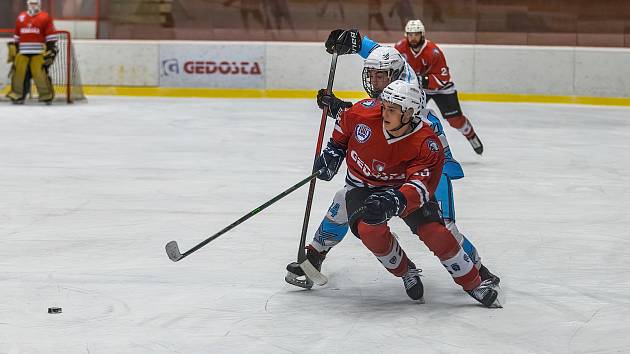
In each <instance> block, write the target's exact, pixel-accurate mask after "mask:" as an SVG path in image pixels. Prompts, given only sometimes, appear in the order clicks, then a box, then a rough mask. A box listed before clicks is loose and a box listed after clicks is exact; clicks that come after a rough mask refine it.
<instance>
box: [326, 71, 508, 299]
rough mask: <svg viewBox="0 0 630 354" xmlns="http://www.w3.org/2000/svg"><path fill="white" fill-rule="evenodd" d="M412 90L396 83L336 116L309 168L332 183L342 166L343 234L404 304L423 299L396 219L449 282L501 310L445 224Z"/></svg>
mask: <svg viewBox="0 0 630 354" xmlns="http://www.w3.org/2000/svg"><path fill="white" fill-rule="evenodd" d="M425 104H426V102H425V101H424V98H423V95H422V91H421V90H420V89H419V88H418V86H417V85H414V84H411V83H407V82H404V81H401V80H397V81H394V82H392V83H391V84H389V85H388V86H387V87H386V88H385V89H384V90H383V92H382V93H381V95H380V99H366V100H362V101H360V102H358V103H356V104H354V105H353V106H352V107H351V108H350V109H348V110H347V111H343V112H341V113H340V115H339V119H338V121H337V123H336V125H335V129H334V131H333V136H332V138H331V140H330V142H329V143H328V145H327V147H326V148H325V149H324V151H323V152H322V154H321V155H320V157H319V158H318V160H317V161H316V163H315V169H316V170H323V171H324V172H322V173H321V174H320V175H319V176H318V178H320V179H323V180H331V179H332V177H333V176H334V175H335V174H336V173H337V171H338V170H339V167H340V165H341V163H342V161H343V160H344V157H345V161H346V164H347V166H348V172H347V175H346V188H347V193H346V212H347V214H348V218H349V224H350V229H351V230H352V232H353V233H354V234H355V235H356V236H357V237H359V238H360V239H361V241H362V242H363V244H364V245H365V246H366V247H367V248H368V249H369V250H370V251H372V253H374V255H375V256H376V257H377V258H378V260H379V261H380V262H381V264H383V266H384V267H385V268H386V269H387V270H388V271H389V272H390V273H392V274H393V275H395V276H397V277H401V278H402V279H403V283H404V285H405V289H406V291H407V294H408V296H409V297H410V298H412V299H414V300H421V299H422V297H423V294H424V289H423V286H422V282H421V281H420V276H419V272H418V270H417V269H416V267H415V265H414V264H413V262H411V261H410V260H409V258H408V257H407V255H406V253H405V251H404V250H403V249H402V248H401V246H400V245H399V244H398V241H397V240H396V238H395V237H394V236H393V235H392V233H391V232H390V230H389V227H388V225H387V222H388V221H389V219H391V218H392V217H394V216H400V217H401V218H402V219H403V220H404V221H405V223H407V225H408V226H409V227H410V229H411V231H412V232H413V233H414V234H416V235H419V237H420V239H421V240H422V241H423V242H424V243H425V244H426V245H427V247H428V248H429V249H430V250H431V251H432V252H433V253H434V254H435V255H436V256H437V257H438V258H439V259H440V261H441V262H442V264H443V265H444V267H445V268H446V269H447V270H448V271H449V273H450V274H451V275H452V277H453V279H454V280H455V282H456V283H457V284H459V285H460V286H461V287H462V288H463V289H464V290H465V291H466V292H467V293H468V294H470V296H472V297H473V298H475V299H476V300H478V301H479V302H481V303H482V304H483V305H485V306H487V307H500V306H501V305H500V303H499V302H498V300H497V296H498V287H497V286H496V284H494V283H493V282H492V281H491V280H487V281H483V282H482V281H481V278H480V276H479V272H478V270H477V268H476V267H475V266H474V265H473V261H472V259H470V257H469V256H468V255H467V254H466V252H465V251H464V250H463V249H462V247H461V246H460V244H459V242H458V241H457V239H456V238H455V236H453V234H452V233H451V232H450V231H449V230H448V229H447V228H446V227H445V226H444V221H443V220H442V216H441V213H440V208H439V205H438V204H437V202H436V201H435V195H434V194H435V189H436V187H437V185H438V183H439V181H440V177H441V173H442V167H443V165H444V153H443V151H442V145H441V143H440V140H439V139H438V138H437V136H436V135H435V134H434V132H433V130H432V129H431V127H430V126H429V125H428V124H426V123H424V122H423V120H422V118H421V115H422V114H423V112H426V110H425V109H424V108H425Z"/></svg>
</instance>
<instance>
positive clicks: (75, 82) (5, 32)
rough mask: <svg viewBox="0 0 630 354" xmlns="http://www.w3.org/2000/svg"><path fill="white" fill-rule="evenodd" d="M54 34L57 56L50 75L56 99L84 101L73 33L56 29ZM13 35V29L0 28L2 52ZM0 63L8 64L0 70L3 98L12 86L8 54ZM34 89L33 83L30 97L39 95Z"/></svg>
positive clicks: (0, 58) (69, 101) (70, 101)
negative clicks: (7, 60) (9, 76)
mask: <svg viewBox="0 0 630 354" xmlns="http://www.w3.org/2000/svg"><path fill="white" fill-rule="evenodd" d="M54 35H55V36H56V45H57V56H56V57H55V60H54V62H53V64H52V65H51V66H50V67H49V68H48V76H49V77H50V79H51V82H52V84H53V88H54V90H55V101H56V102H62V101H63V102H67V103H73V102H78V101H84V100H85V95H84V93H83V85H82V82H81V74H80V71H79V63H78V61H77V55H76V51H75V49H74V43H73V41H72V35H71V34H70V32H68V31H56V32H54ZM12 37H13V30H11V29H0V42H1V43H0V45H2V47H3V48H2V49H0V53H6V47H7V45H6V43H7V42H8V41H10V40H12ZM0 65H4V66H6V67H5V68H2V70H0V75H2V76H3V77H2V78H0V92H1V93H2V96H3V97H1V98H0V99H3V98H4V95H5V94H6V93H7V92H8V90H9V87H10V79H9V78H8V73H9V71H10V66H11V64H7V63H6V55H3V56H2V57H0ZM34 91H36V87H35V85H34V84H32V85H31V95H30V97H37V96H36V95H35V94H34Z"/></svg>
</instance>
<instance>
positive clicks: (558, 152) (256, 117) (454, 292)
mask: <svg viewBox="0 0 630 354" xmlns="http://www.w3.org/2000/svg"><path fill="white" fill-rule="evenodd" d="M463 108H464V112H465V113H466V114H467V115H468V116H469V118H470V119H471V121H472V122H473V123H474V124H475V126H476V129H477V132H478V134H479V136H480V137H481V138H482V140H483V142H484V144H485V153H484V156H483V157H477V156H476V155H475V154H474V152H473V151H472V149H471V148H470V146H469V145H468V143H467V142H466V141H465V139H464V138H463V137H462V136H461V135H460V134H459V133H458V132H457V131H455V130H453V129H451V128H450V127H446V130H447V136H448V137H449V141H450V144H451V147H452V149H453V152H454V155H455V157H456V158H457V159H458V160H459V161H460V162H461V163H462V165H463V167H464V171H465V173H466V178H464V179H463V180H459V181H456V182H454V187H455V199H456V209H457V216H458V217H457V220H458V224H459V228H460V230H461V231H462V232H463V233H464V234H465V235H467V237H468V238H470V239H471V240H472V241H473V242H474V243H475V245H476V246H477V248H478V250H479V252H480V254H481V256H482V258H483V261H484V264H486V265H487V266H488V267H489V268H490V270H491V271H492V272H494V273H496V274H497V275H499V276H500V277H501V285H502V289H503V291H504V293H505V297H506V304H505V307H504V308H503V309H487V308H484V307H482V306H481V305H480V304H478V303H477V302H476V301H475V300H474V299H472V298H471V297H469V296H468V295H467V294H465V293H464V292H463V291H462V290H461V288H459V287H457V286H456V285H455V283H454V282H453V281H452V280H451V278H450V276H449V274H448V273H447V272H446V271H445V270H444V269H443V267H442V265H441V264H440V263H439V261H438V259H437V258H435V257H434V256H433V255H432V254H431V253H430V252H429V251H428V249H427V248H426V247H425V246H424V245H423V244H422V243H421V242H420V241H419V240H418V238H417V237H415V236H413V235H411V234H410V232H409V231H408V229H407V228H406V226H404V224H403V223H402V222H400V221H399V220H395V221H393V222H392V225H393V226H392V227H393V230H394V231H395V232H396V233H397V234H398V235H399V237H400V241H401V244H402V245H403V247H404V248H405V250H406V251H407V253H408V255H409V256H410V258H411V259H412V260H413V261H414V262H415V263H416V264H417V265H418V266H419V267H421V268H422V269H423V275H424V276H423V278H422V280H423V283H424V286H425V300H426V303H425V304H416V303H414V302H412V301H411V300H409V298H408V297H407V295H406V294H405V291H404V288H403V285H402V282H401V281H400V279H398V278H395V277H393V276H392V275H390V274H389V273H388V272H386V271H385V269H383V267H382V266H381V265H380V263H379V262H378V261H377V260H376V259H375V257H374V256H373V255H372V254H371V253H370V252H369V251H368V250H367V249H366V248H365V247H364V246H363V245H362V244H361V242H360V240H358V239H356V238H355V237H354V236H352V235H348V236H347V237H346V239H345V240H344V241H343V243H342V244H340V245H339V246H337V247H336V248H335V249H334V250H333V251H332V252H331V253H330V254H329V256H328V258H327V259H326V261H325V263H324V266H323V270H322V271H323V273H324V274H326V275H327V276H328V277H329V283H328V284H327V285H325V286H323V287H317V286H316V287H314V289H313V290H310V291H306V290H302V289H299V288H296V287H293V286H291V285H289V284H287V283H285V281H284V275H285V269H284V267H285V265H286V264H287V263H289V262H291V261H294V260H295V258H296V253H297V249H298V243H299V238H300V230H301V226H302V218H303V214H304V207H305V203H306V194H307V188H306V187H304V188H302V189H299V190H298V191H296V192H294V193H293V194H291V195H289V196H288V197H286V198H285V199H283V200H281V201H279V202H278V203H276V204H274V205H272V206H271V207H270V208H269V209H267V210H265V211H264V212H262V213H260V214H259V215H256V216H254V217H253V218H252V219H250V220H248V221H247V222H245V223H243V224H241V225H239V226H238V227H236V228H235V229H233V230H232V231H230V232H228V233H226V234H224V235H223V236H221V237H220V238H218V239H217V240H215V241H213V242H211V243H210V244H208V245H207V246H206V247H204V248H202V249H200V250H199V251H197V252H196V253H194V254H192V255H191V256H189V257H187V258H186V259H184V260H182V261H180V262H178V263H173V262H171V261H170V260H169V259H168V257H167V256H166V253H165V251H164V245H165V244H166V243H167V242H168V241H170V240H176V241H178V243H179V245H180V248H181V250H182V252H183V251H185V250H187V249H189V248H191V247H192V246H194V245H196V244H197V243H198V242H201V241H202V240H204V239H205V238H206V237H208V236H210V235H212V234H214V233H215V232H217V231H219V230H221V229H222V228H223V227H225V226H227V225H229V224H230V223H232V222H233V221H235V220H236V219H238V218H239V217H241V216H242V215H244V214H246V213H247V212H249V211H251V210H252V209H254V208H255V207H256V206H258V205H260V204H262V203H263V202H265V201H267V200H268V199H270V198H272V197H273V196H275V195H276V194H278V193H279V192H281V191H283V190H284V189H286V188H288V187H289V186H291V185H293V184H294V183H296V182H298V181H299V180H301V179H302V178H304V177H306V176H307V175H308V174H310V169H311V166H312V161H313V156H314V150H315V143H316V135H317V130H318V127H319V120H320V116H321V111H319V110H318V109H317V107H316V105H315V102H314V100H281V99H276V100H265V99H254V100H245V99H234V100H232V99H159V98H147V99H140V98H115V97H90V100H89V103H86V104H75V105H54V106H51V107H45V106H39V105H26V106H11V105H9V104H8V103H2V104H0V171H1V172H0V199H1V201H2V202H1V203H0V244H1V246H2V247H0V353H7V354H15V353H28V354H36V353H41V354H52V353H59V354H74V353H89V354H111V353H134V354H144V353H186V354H191V353H385V352H387V353H628V352H630V336H628V332H629V331H630V321H629V320H628V318H630V296H629V294H630V274H629V273H628V271H627V270H628V249H630V246H629V245H630V243H629V240H630V239H629V234H628V229H629V226H630V216H629V214H630V213H629V212H628V210H630V194H629V193H628V186H629V185H630V177H628V176H629V175H630V163H629V161H630V153H629V152H628V151H629V149H628V148H629V146H630V145H629V141H630V121H629V120H628V118H629V117H630V108H623V107H604V106H587V105H552V104H514V103H484V102H463ZM328 126H329V128H330V127H331V126H332V123H331V122H330V121H329V124H328ZM329 135H330V129H328V133H327V137H328V136H329ZM342 170H343V171H344V172H342V173H340V174H339V175H338V176H337V177H336V178H335V179H334V180H333V181H331V182H321V181H318V183H317V188H316V193H315V199H314V205H313V213H312V217H311V223H310V229H309V235H308V241H310V239H311V237H312V232H313V231H314V230H315V229H316V227H317V225H318V223H319V221H320V220H321V217H322V216H323V215H324V213H325V210H326V208H327V207H328V203H329V202H330V200H331V198H332V196H333V194H334V192H335V191H336V190H337V189H338V188H340V187H341V186H342V185H343V175H344V173H345V167H344V168H342ZM51 306H58V307H62V309H63V312H62V313H61V314H48V313H47V308H48V307H51Z"/></svg>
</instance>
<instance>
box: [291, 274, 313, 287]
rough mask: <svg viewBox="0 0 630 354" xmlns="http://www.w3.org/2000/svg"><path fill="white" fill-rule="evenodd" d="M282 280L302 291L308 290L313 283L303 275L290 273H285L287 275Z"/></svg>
mask: <svg viewBox="0 0 630 354" xmlns="http://www.w3.org/2000/svg"><path fill="white" fill-rule="evenodd" d="M300 278H303V279H300ZM284 280H285V281H286V282H287V283H289V284H291V285H295V286H297V287H300V288H303V289H310V288H312V287H313V282H312V281H311V280H310V279H308V278H307V277H305V276H303V275H299V276H298V275H295V274H293V273H291V272H287V275H285V276H284Z"/></svg>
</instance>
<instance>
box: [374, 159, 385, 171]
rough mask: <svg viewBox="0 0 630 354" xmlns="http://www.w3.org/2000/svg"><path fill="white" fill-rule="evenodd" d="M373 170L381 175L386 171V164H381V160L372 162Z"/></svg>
mask: <svg viewBox="0 0 630 354" xmlns="http://www.w3.org/2000/svg"><path fill="white" fill-rule="evenodd" d="M372 168H373V169H374V171H376V172H379V173H380V172H383V171H385V162H381V161H379V160H372Z"/></svg>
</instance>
